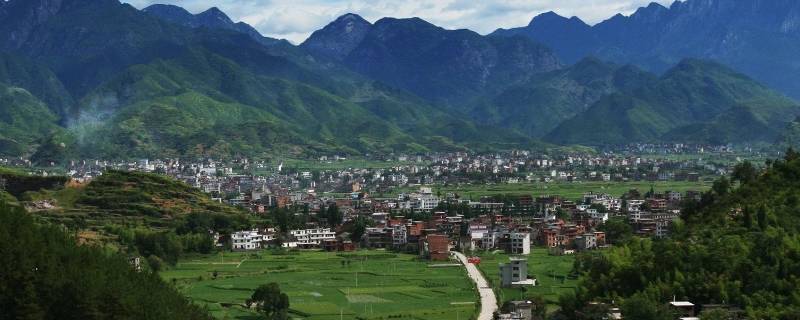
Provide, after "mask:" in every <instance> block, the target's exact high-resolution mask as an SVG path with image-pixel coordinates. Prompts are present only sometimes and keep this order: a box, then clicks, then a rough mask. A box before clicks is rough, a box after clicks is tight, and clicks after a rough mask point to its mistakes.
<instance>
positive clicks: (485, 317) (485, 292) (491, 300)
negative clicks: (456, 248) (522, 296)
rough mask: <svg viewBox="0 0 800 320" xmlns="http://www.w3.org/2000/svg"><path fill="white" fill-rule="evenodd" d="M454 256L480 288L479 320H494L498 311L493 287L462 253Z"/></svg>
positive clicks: (456, 253)
mask: <svg viewBox="0 0 800 320" xmlns="http://www.w3.org/2000/svg"><path fill="white" fill-rule="evenodd" d="M453 254H455V256H456V258H458V260H459V261H461V263H462V264H463V265H464V266H465V267H466V268H467V274H468V275H469V277H470V278H471V279H472V282H475V285H476V286H477V287H478V292H479V293H480V295H481V313H480V314H479V315H478V320H492V318H493V316H494V312H495V311H497V297H495V295H494V291H492V287H490V286H489V283H488V282H486V279H485V278H484V277H483V274H481V272H480V271H479V270H478V267H476V266H475V265H474V264H471V263H469V262H468V261H467V257H466V256H464V255H463V254H462V253H461V252H453Z"/></svg>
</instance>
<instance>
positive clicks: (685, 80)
mask: <svg viewBox="0 0 800 320" xmlns="http://www.w3.org/2000/svg"><path fill="white" fill-rule="evenodd" d="M798 112H800V106H799V105H798V104H797V103H796V102H794V101H792V100H791V99H789V98H786V97H785V96H783V95H780V94H778V93H776V92H775V91H772V90H770V89H768V88H766V87H764V86H762V85H760V84H758V83H757V82H755V81H753V80H751V79H750V78H747V77H746V76H744V75H742V74H740V73H737V72H735V71H733V70H730V69H728V68H726V67H724V66H722V65H719V64H716V63H713V62H708V61H701V60H685V61H683V62H681V63H680V64H679V65H677V66H676V67H674V68H673V69H671V70H670V71H668V72H667V73H666V74H664V75H663V76H662V77H660V78H659V79H658V81H656V82H654V83H652V84H649V85H645V86H643V87H641V88H638V89H635V90H633V91H631V92H629V93H624V92H621V93H615V94H611V95H609V96H606V97H604V98H602V99H600V100H599V101H598V102H596V103H595V104H594V105H592V106H591V107H590V108H589V109H588V110H587V111H586V112H584V113H581V114H579V115H577V116H575V117H574V118H572V119H570V120H567V121H565V122H563V123H562V124H560V125H559V126H558V127H557V128H555V129H554V130H553V131H552V132H550V133H549V134H548V135H547V137H546V139H547V140H548V141H551V142H555V143H579V144H588V145H604V144H624V143H631V142H700V143H725V142H737V143H747V142H757V141H774V140H775V139H776V138H777V137H778V136H779V135H780V132H781V130H782V129H783V128H784V127H785V126H786V123H788V121H790V120H791V119H794V117H795V116H796V115H797V114H798Z"/></svg>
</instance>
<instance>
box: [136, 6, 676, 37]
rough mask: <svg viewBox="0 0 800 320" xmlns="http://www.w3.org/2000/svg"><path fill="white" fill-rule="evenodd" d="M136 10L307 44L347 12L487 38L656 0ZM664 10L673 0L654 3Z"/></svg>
mask: <svg viewBox="0 0 800 320" xmlns="http://www.w3.org/2000/svg"><path fill="white" fill-rule="evenodd" d="M122 1H123V2H128V3H130V4H132V5H134V6H135V7H137V8H140V9H141V8H144V7H146V6H148V5H150V4H154V3H169V4H175V5H179V6H182V7H184V8H186V9H187V10H189V11H191V12H193V13H197V12H201V11H204V10H205V9H208V8H209V7H212V6H216V7H218V8H220V9H222V11H225V12H226V13H227V14H228V15H229V16H230V17H231V19H233V20H234V21H244V22H247V23H249V24H250V25H252V26H254V27H255V28H256V29H258V30H259V31H260V32H261V33H262V34H264V35H265V36H269V37H274V38H280V39H288V40H290V41H292V42H294V43H300V42H302V41H303V40H305V39H306V38H307V37H308V36H309V35H310V34H311V33H312V32H314V30H317V29H320V28H322V27H323V26H325V25H326V24H328V23H329V22H331V21H333V20H334V19H335V18H336V17H338V16H340V15H342V14H345V13H349V12H352V13H357V14H359V15H361V16H363V17H364V18H366V19H367V20H369V21H371V22H375V21H376V20H378V19H380V18H382V17H396V18H407V17H420V18H422V19H425V20H427V21H430V22H431V23H434V24H436V25H439V26H442V27H445V28H448V29H460V28H466V29H471V30H475V31H477V32H479V33H482V34H486V33H489V32H492V31H494V30H495V29H497V28H510V27H518V26H524V25H527V24H528V22H530V20H531V18H533V17H534V16H536V15H537V14H540V13H542V12H547V11H555V12H557V13H559V14H561V15H563V16H567V17H571V16H578V17H580V18H581V19H583V20H584V21H586V22H587V23H589V24H594V23H597V22H600V21H602V20H604V19H607V18H609V17H611V16H613V15H614V14H617V13H622V14H630V13H632V12H633V11H635V10H636V8H638V7H640V6H646V5H647V4H648V3H650V2H653V1H651V0H122ZM654 1H655V2H659V3H661V4H663V5H665V6H667V5H669V4H670V3H671V2H672V1H673V0H654Z"/></svg>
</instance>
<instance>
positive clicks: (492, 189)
mask: <svg viewBox="0 0 800 320" xmlns="http://www.w3.org/2000/svg"><path fill="white" fill-rule="evenodd" d="M431 187H432V188H433V190H435V192H439V191H440V192H441V193H442V194H445V193H448V192H454V193H457V194H459V195H460V196H461V197H462V198H466V199H469V198H472V199H473V200H479V199H480V197H483V196H494V195H531V196H534V197H536V196H544V195H559V196H561V197H564V198H566V199H580V198H581V197H582V196H583V194H584V193H587V192H595V193H607V194H610V195H612V196H616V197H619V196H622V195H623V194H624V193H625V192H627V191H629V190H631V189H638V190H639V191H641V192H642V193H645V192H647V191H649V190H650V188H651V187H652V188H653V189H654V190H655V191H656V192H664V191H678V192H686V191H688V190H694V191H706V190H708V189H710V188H711V182H703V181H699V182H688V181H655V182H649V181H635V182H597V181H589V182H584V181H581V182H550V183H544V182H537V183H518V184H462V185H457V186H441V185H436V186H431ZM418 189H419V187H416V188H404V189H398V190H396V191H395V192H394V193H401V192H413V191H416V190H418Z"/></svg>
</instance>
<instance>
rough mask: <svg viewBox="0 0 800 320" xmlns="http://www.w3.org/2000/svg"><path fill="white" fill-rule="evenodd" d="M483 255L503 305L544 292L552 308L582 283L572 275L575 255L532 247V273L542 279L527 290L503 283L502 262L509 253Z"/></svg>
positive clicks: (484, 270) (483, 263) (485, 268)
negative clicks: (559, 299)
mask: <svg viewBox="0 0 800 320" xmlns="http://www.w3.org/2000/svg"><path fill="white" fill-rule="evenodd" d="M479 256H480V258H481V263H480V265H479V266H478V268H479V269H480V270H481V272H482V273H483V274H484V276H485V277H486V280H487V281H489V282H490V283H491V284H492V287H493V288H494V290H495V293H497V296H498V299H499V300H500V303H501V305H502V303H504V302H506V301H512V300H523V299H526V297H530V296H535V295H540V296H542V297H544V299H545V301H547V303H548V307H549V309H551V310H552V309H553V308H555V307H556V303H557V302H558V297H559V296H560V295H561V294H563V293H566V292H571V291H574V290H575V288H577V286H578V279H577V278H574V277H573V278H570V277H569V274H570V272H571V271H572V265H573V263H574V261H575V256H551V255H549V254H547V249H544V248H536V249H531V254H530V255H529V256H528V277H530V278H536V279H537V282H538V283H537V285H536V286H535V287H527V288H525V290H524V291H523V290H522V289H520V288H500V287H499V283H500V269H499V265H500V264H501V263H507V262H508V261H509V256H508V255H506V254H503V253H490V252H486V253H482V254H479Z"/></svg>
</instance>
